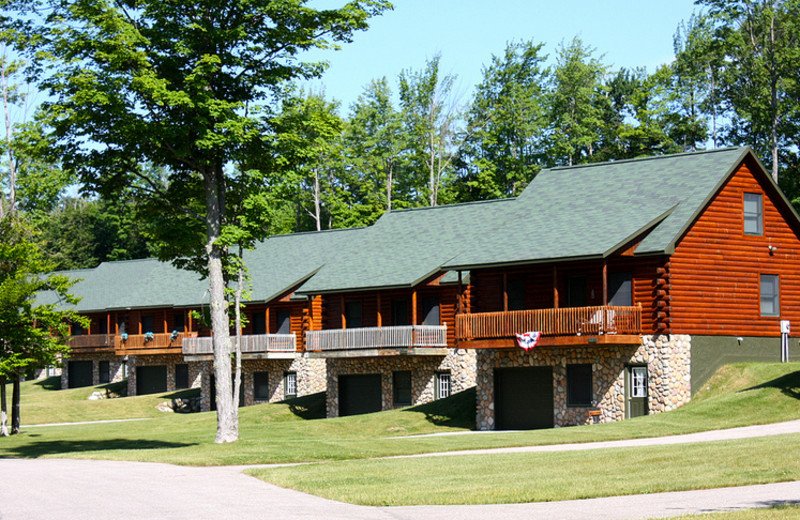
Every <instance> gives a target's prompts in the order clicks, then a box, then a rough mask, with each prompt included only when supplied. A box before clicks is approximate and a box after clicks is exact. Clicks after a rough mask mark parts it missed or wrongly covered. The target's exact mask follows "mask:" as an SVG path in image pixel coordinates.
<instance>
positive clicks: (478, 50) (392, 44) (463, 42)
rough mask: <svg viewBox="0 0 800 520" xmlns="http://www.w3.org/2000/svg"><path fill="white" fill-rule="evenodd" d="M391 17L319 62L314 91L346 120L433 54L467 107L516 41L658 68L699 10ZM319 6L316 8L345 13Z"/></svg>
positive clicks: (667, 5) (423, 2)
mask: <svg viewBox="0 0 800 520" xmlns="http://www.w3.org/2000/svg"><path fill="white" fill-rule="evenodd" d="M393 3H394V10H393V11H388V12H386V13H385V14H383V15H382V16H380V17H378V18H373V19H372V21H371V23H370V28H369V29H368V30H367V31H366V32H361V33H357V34H356V35H355V38H354V41H353V43H350V44H346V45H345V46H344V48H343V49H342V50H340V51H336V52H333V51H326V52H325V53H324V54H322V55H321V56H322V57H323V58H324V59H325V60H327V61H329V62H330V68H329V69H328V71H327V72H326V73H325V76H324V77H323V79H322V80H320V81H315V82H313V83H311V86H312V88H313V89H314V90H319V89H320V88H321V87H324V89H325V92H326V94H327V97H328V98H335V99H338V100H339V101H341V102H342V105H343V106H342V108H343V110H342V112H343V113H346V112H347V110H348V108H349V105H350V103H352V102H353V101H355V99H356V98H357V97H358V95H359V94H360V93H361V91H362V89H363V87H364V86H365V85H367V84H368V83H369V81H370V80H372V79H375V78H380V77H383V76H386V78H387V79H389V82H390V85H391V86H392V89H393V90H396V84H397V83H396V79H397V75H398V74H399V73H400V71H401V70H403V69H420V68H422V67H423V66H424V64H425V60H426V59H428V58H430V57H432V56H433V55H435V54H436V53H441V55H442V62H441V66H442V71H443V72H445V73H451V74H457V75H458V78H459V81H458V82H457V85H458V86H459V91H460V92H461V93H462V94H463V95H464V101H466V100H467V99H468V96H469V94H470V93H471V91H472V88H473V87H474V85H475V84H476V83H478V81H480V78H481V68H482V66H483V65H484V64H486V63H489V61H490V58H491V56H492V55H493V54H494V55H499V54H501V53H502V52H503V51H504V49H505V47H506V43H507V42H509V41H511V40H533V41H534V42H540V43H544V44H545V47H544V49H545V53H546V54H547V55H549V56H550V58H551V59H552V58H553V56H554V54H555V50H556V48H557V46H558V44H559V43H560V42H561V41H569V40H571V39H572V38H573V37H574V36H576V35H577V36H580V37H581V38H582V39H583V41H584V42H585V43H586V44H589V45H591V46H593V47H595V48H596V49H597V56H600V55H605V56H604V59H603V61H604V62H605V63H606V64H608V65H610V66H612V68H613V69H618V68H621V67H626V68H632V67H637V66H644V67H647V70H648V71H650V72H652V71H653V70H655V68H656V67H657V66H658V65H660V64H663V63H667V62H669V61H670V60H671V59H672V56H673V52H672V37H673V35H674V33H675V30H676V28H677V27H678V24H679V23H680V22H681V21H682V20H688V19H689V17H690V16H691V14H692V12H693V11H695V10H699V8H697V7H696V6H695V5H694V2H693V1H692V0H660V1H656V0H639V1H634V0H555V1H552V0H551V1H541V0H394V2H393ZM340 4H341V2H337V1H335V0H318V1H316V2H313V3H312V5H314V6H315V7H328V6H334V5H340Z"/></svg>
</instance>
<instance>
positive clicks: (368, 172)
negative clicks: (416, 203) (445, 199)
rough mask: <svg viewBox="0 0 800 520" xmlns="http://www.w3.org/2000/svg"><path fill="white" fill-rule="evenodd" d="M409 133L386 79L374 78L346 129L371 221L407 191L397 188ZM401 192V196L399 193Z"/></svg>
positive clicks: (355, 105) (351, 159)
mask: <svg viewBox="0 0 800 520" xmlns="http://www.w3.org/2000/svg"><path fill="white" fill-rule="evenodd" d="M406 141H407V135H406V134H405V132H404V129H403V122H402V119H401V114H400V113H399V112H398V111H397V110H396V109H395V107H394V106H393V105H392V93H391V90H390V88H389V84H388V82H387V81H386V78H381V79H379V80H375V81H372V82H371V83H370V84H369V85H367V86H366V87H365V88H364V91H363V92H362V94H361V95H360V96H358V99H357V100H356V102H355V103H353V105H352V106H351V107H350V117H349V120H348V123H347V127H346V132H345V144H346V150H347V154H348V162H349V165H350V166H351V167H352V169H353V173H354V175H356V176H358V179H359V180H360V181H361V185H362V186H363V191H364V194H363V195H364V198H365V201H366V203H367V205H368V206H369V207H370V215H369V218H368V221H367V222H364V224H371V223H372V222H374V221H375V220H377V219H378V217H380V216H381V214H382V213H383V212H384V211H392V205H393V204H397V200H399V201H400V202H401V204H402V202H403V201H404V200H405V201H407V194H405V193H403V192H402V191H401V192H400V193H398V192H397V191H396V189H395V184H396V183H397V176H398V173H399V172H400V171H401V166H402V160H403V153H404V150H405V148H406V145H407V143H406ZM398 195H399V196H398Z"/></svg>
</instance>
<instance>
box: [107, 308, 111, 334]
mask: <svg viewBox="0 0 800 520" xmlns="http://www.w3.org/2000/svg"><path fill="white" fill-rule="evenodd" d="M106 334H111V313H110V312H107V313H106Z"/></svg>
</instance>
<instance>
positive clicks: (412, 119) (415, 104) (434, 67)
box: [400, 55, 460, 206]
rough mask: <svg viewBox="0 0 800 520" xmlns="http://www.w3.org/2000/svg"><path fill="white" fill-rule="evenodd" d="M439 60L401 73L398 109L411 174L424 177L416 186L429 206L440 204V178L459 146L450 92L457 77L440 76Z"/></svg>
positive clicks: (454, 102) (455, 104)
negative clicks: (404, 129) (402, 125)
mask: <svg viewBox="0 0 800 520" xmlns="http://www.w3.org/2000/svg"><path fill="white" fill-rule="evenodd" d="M440 61H441V56H440V55H436V56H434V57H433V58H431V59H430V60H428V62H427V63H426V64H425V68H424V69H422V70H420V71H413V70H404V71H402V72H401V73H400V106H401V107H402V111H403V120H404V124H405V126H406V132H407V133H408V135H409V148H410V150H409V152H410V157H409V161H410V164H409V168H410V170H411V172H412V174H417V175H419V174H420V173H422V172H425V173H426V174H427V183H423V182H421V179H420V181H417V182H416V183H415V184H416V186H417V187H418V188H421V187H422V186H425V187H424V188H423V189H422V190H421V191H423V192H424V193H425V195H427V197H426V198H427V199H428V200H427V202H428V204H429V205H430V206H436V205H437V204H438V203H439V192H440V189H441V187H442V183H443V182H442V181H443V178H444V177H445V176H446V174H447V172H448V171H449V170H450V168H451V166H452V162H453V158H454V157H455V154H456V152H457V150H458V148H459V145H460V143H458V142H457V136H458V132H457V131H456V124H457V121H458V117H459V107H458V100H457V99H456V98H455V96H454V93H453V85H454V84H455V80H456V76H454V75H452V74H446V75H444V76H442V75H441V74H440V72H439V62H440ZM417 175H414V176H413V177H414V178H417ZM408 180H411V179H408ZM412 182H413V181H412Z"/></svg>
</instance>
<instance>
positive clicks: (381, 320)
mask: <svg viewBox="0 0 800 520" xmlns="http://www.w3.org/2000/svg"><path fill="white" fill-rule="evenodd" d="M376 298H377V300H378V327H383V314H382V313H381V292H380V291H378V292H377V297H376Z"/></svg>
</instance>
